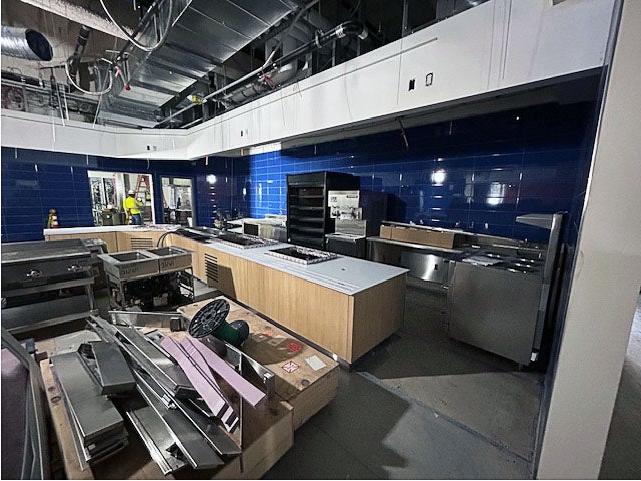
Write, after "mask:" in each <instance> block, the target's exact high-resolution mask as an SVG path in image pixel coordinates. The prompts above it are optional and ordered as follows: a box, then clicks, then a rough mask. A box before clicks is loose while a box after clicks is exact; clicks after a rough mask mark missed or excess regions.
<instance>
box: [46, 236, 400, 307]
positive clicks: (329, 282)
mask: <svg viewBox="0 0 641 481" xmlns="http://www.w3.org/2000/svg"><path fill="white" fill-rule="evenodd" d="M178 227H180V226H178V225H173V224H155V225H147V226H132V225H117V226H101V227H68V228H59V229H45V230H44V235H56V234H59V235H61V234H88V233H92V232H95V233H101V232H102V233H104V232H117V231H118V232H135V231H141V232H145V231H170V230H175V229H177V228H178ZM203 245H204V246H205V248H211V249H215V250H219V251H221V252H225V253H227V254H231V255H235V256H237V257H240V258H242V259H247V260H249V261H252V262H256V263H257V264H261V265H263V266H266V267H270V268H272V269H276V270H279V271H281V272H286V273H288V274H291V275H293V276H296V277H300V278H302V279H305V280H306V281H309V282H312V283H314V284H318V285H321V286H323V287H327V288H328V289H332V290H335V291H338V292H341V293H343V294H347V295H350V296H351V295H354V294H357V293H359V292H361V291H364V290H366V289H369V288H371V287H374V286H377V285H379V284H381V283H383V282H385V281H388V280H390V279H392V278H394V277H397V276H400V275H402V274H405V273H406V272H408V270H407V269H404V268H401V267H395V266H390V265H387V264H380V263H378V262H371V261H366V260H363V259H357V258H355V257H346V256H340V255H339V256H338V257H337V258H336V259H331V260H328V261H325V262H319V263H317V264H310V265H301V264H296V263H293V262H290V261H286V260H284V259H279V258H277V257H273V256H270V255H268V254H266V252H267V251H268V250H271V249H277V248H281V247H287V246H289V245H291V244H283V243H280V244H274V245H271V246H266V247H254V248H252V249H239V248H236V247H231V246H229V245H226V244H223V243H220V242H216V241H213V242H211V243H209V244H203Z"/></svg>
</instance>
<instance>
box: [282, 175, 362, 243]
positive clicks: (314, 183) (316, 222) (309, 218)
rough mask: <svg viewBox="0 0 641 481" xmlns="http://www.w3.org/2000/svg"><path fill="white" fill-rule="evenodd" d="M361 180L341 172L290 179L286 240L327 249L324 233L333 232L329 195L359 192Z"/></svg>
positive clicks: (288, 181)
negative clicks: (331, 191) (337, 192)
mask: <svg viewBox="0 0 641 481" xmlns="http://www.w3.org/2000/svg"><path fill="white" fill-rule="evenodd" d="M359 186H360V178H359V177H356V176H353V175H350V174H341V173H338V172H310V173H308V174H290V175H288V176H287V240H288V242H290V243H291V244H296V245H300V246H305V247H312V248H315V249H324V248H325V234H329V233H331V232H334V222H333V221H334V219H332V218H331V217H330V215H329V214H330V211H329V207H328V205H327V192H328V191H330V190H358V189H359Z"/></svg>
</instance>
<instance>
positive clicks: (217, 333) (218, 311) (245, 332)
mask: <svg viewBox="0 0 641 481" xmlns="http://www.w3.org/2000/svg"><path fill="white" fill-rule="evenodd" d="M228 314H229V302H227V301H226V300H225V299H216V300H214V301H213V302H210V303H209V304H207V305H205V306H203V307H202V308H201V309H200V310H199V311H198V312H197V313H196V314H195V315H194V317H193V318H192V319H191V321H190V322H189V326H188V327H187V332H188V333H189V335H190V336H192V337H195V338H196V339H203V338H207V337H208V336H214V337H217V338H218V339H221V340H223V341H225V342H228V343H229V344H231V345H233V346H236V347H239V346H240V345H241V344H242V343H243V342H245V340H246V339H247V338H248V337H249V326H248V325H247V323H246V322H245V321H234V322H232V323H231V324H228V323H227V322H226V319H227V315H228Z"/></svg>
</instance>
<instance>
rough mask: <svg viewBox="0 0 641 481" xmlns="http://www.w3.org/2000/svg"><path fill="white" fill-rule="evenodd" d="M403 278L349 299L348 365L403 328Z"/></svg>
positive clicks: (398, 277)
mask: <svg viewBox="0 0 641 481" xmlns="http://www.w3.org/2000/svg"><path fill="white" fill-rule="evenodd" d="M405 284H406V278H405V274H403V275H401V276H397V277H394V278H392V279H390V280H388V281H386V282H384V283H382V284H379V285H377V286H374V287H371V288H369V289H367V290H365V291H362V292H359V293H357V294H355V295H354V296H351V297H350V302H349V311H350V314H349V317H350V323H351V326H350V328H349V329H348V332H349V338H348V340H347V343H348V351H349V352H350V356H351V359H348V360H350V361H353V360H356V359H358V358H359V357H360V356H362V355H363V354H365V353H366V352H367V351H369V350H370V349H372V348H373V347H375V346H376V345H377V344H379V343H380V342H381V341H383V340H384V339H387V338H388V337H389V336H391V335H392V334H393V333H394V332H396V331H397V330H398V329H400V328H401V326H402V325H403V314H404V311H405Z"/></svg>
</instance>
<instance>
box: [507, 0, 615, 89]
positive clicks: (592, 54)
mask: <svg viewBox="0 0 641 481" xmlns="http://www.w3.org/2000/svg"><path fill="white" fill-rule="evenodd" d="M613 7H614V2H613V1H612V0H565V1H564V2H561V3H559V4H557V5H554V4H553V3H552V1H551V0H512V1H511V2H510V6H509V12H508V25H507V28H508V32H509V34H508V37H507V44H506V47H505V53H504V55H505V56H504V60H503V72H502V75H501V82H500V85H499V86H500V87H509V86H512V85H517V84H522V83H527V82H533V81H537V80H542V79H546V78H549V77H553V76H558V75H564V74H568V73H572V72H576V71H579V70H585V69H588V68H594V67H598V66H600V65H602V64H603V60H604V56H605V46H606V43H607V40H608V34H609V31H610V22H611V18H612V11H613Z"/></svg>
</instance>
